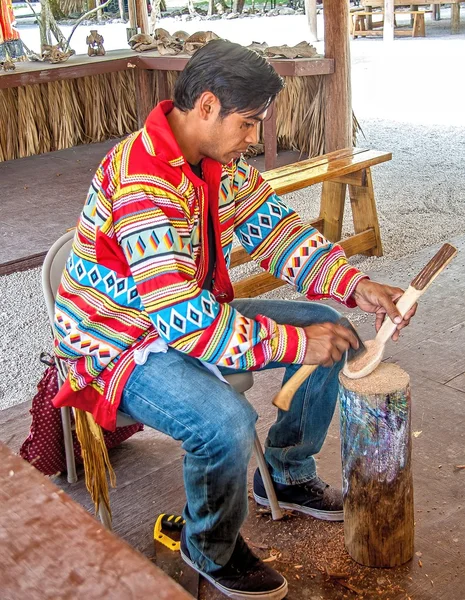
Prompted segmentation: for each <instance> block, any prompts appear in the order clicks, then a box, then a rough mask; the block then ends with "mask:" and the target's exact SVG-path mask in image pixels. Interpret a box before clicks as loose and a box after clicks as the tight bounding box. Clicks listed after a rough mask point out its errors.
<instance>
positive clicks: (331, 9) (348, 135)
mask: <svg viewBox="0 0 465 600" xmlns="http://www.w3.org/2000/svg"><path fill="white" fill-rule="evenodd" d="M323 10H324V26H325V57H326V58H332V59H333V60H334V63H335V65H334V73H333V74H332V75H329V76H328V77H326V79H325V91H326V101H325V152H331V151H333V150H337V149H338V148H347V147H348V146H352V98H351V87H350V47H349V3H348V2H347V0H324V2H323Z"/></svg>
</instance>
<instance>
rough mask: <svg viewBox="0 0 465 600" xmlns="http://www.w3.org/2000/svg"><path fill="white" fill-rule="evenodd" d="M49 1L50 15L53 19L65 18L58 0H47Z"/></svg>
mask: <svg viewBox="0 0 465 600" xmlns="http://www.w3.org/2000/svg"><path fill="white" fill-rule="evenodd" d="M49 2H50V10H51V11H52V15H53V16H54V17H55V19H65V18H66V15H65V13H64V12H63V11H62V10H61V6H60V0H49Z"/></svg>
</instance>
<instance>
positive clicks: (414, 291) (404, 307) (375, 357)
mask: <svg viewBox="0 0 465 600" xmlns="http://www.w3.org/2000/svg"><path fill="white" fill-rule="evenodd" d="M456 254H457V249H456V248H454V246H451V244H444V245H443V246H442V247H441V249H440V250H439V251H438V252H437V253H436V254H435V255H434V256H433V258H432V259H431V260H430V261H429V263H428V264H427V265H426V266H425V267H424V268H423V269H422V270H421V271H420V273H418V275H417V276H416V277H415V278H414V279H413V280H412V283H411V284H410V285H409V287H408V288H407V289H406V291H405V292H404V293H403V294H402V296H401V297H400V298H399V300H398V302H397V304H396V306H397V309H398V310H399V312H400V314H401V315H402V316H405V315H406V313H407V312H408V311H409V310H410V309H411V308H412V306H413V305H414V304H415V302H417V300H418V299H419V298H420V296H421V295H422V294H424V293H425V292H426V290H427V289H428V287H429V286H430V285H431V283H432V282H433V281H434V279H435V278H436V277H437V276H438V275H439V273H440V272H441V271H442V270H444V269H445V268H446V267H447V265H448V264H449V263H450V261H451V260H452V259H453V258H454V256H455V255H456ZM396 327H397V325H396V324H395V323H393V322H392V321H391V319H390V318H389V317H386V319H385V321H384V323H383V324H382V326H381V328H380V330H379V331H378V333H377V334H376V337H375V339H374V340H368V341H366V342H365V344H366V347H367V352H366V353H365V354H364V355H363V356H359V357H358V358H356V359H355V360H353V361H351V362H346V364H345V366H344V369H343V373H344V375H345V376H346V377H349V379H361V378H362V377H366V376H367V375H369V374H370V373H372V372H373V371H374V370H375V369H376V367H377V366H378V365H379V363H380V362H381V361H382V359H383V354H384V347H385V346H386V342H387V341H388V340H389V339H390V337H391V336H392V334H393V333H394V332H395V330H396Z"/></svg>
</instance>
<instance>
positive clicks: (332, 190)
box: [319, 181, 347, 242]
mask: <svg viewBox="0 0 465 600" xmlns="http://www.w3.org/2000/svg"><path fill="white" fill-rule="evenodd" d="M346 188H347V185H346V184H345V183H336V182H334V181H325V182H324V183H323V189H322V190H321V204H320V217H319V218H320V219H321V220H322V221H323V223H324V224H323V231H322V232H321V233H322V234H323V235H324V236H325V238H326V239H327V240H329V241H330V242H338V241H339V240H340V239H341V234H342V219H343V217H344V202H345V199H346Z"/></svg>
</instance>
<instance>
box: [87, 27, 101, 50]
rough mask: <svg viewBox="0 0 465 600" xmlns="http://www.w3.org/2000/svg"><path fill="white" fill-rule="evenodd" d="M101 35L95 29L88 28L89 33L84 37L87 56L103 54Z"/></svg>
mask: <svg viewBox="0 0 465 600" xmlns="http://www.w3.org/2000/svg"><path fill="white" fill-rule="evenodd" d="M103 41H104V40H103V35H100V34H99V33H98V32H97V30H96V29H91V30H90V35H88V36H87V37H86V44H87V45H88V48H87V54H88V55H89V56H104V55H105V48H104V47H103Z"/></svg>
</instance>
